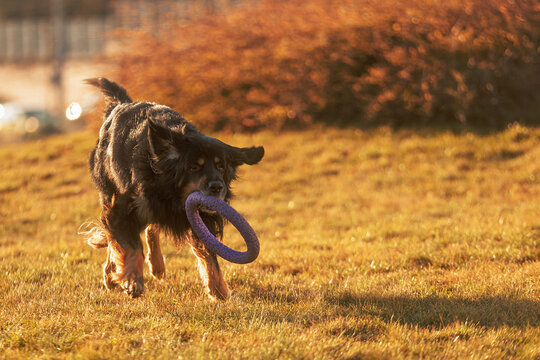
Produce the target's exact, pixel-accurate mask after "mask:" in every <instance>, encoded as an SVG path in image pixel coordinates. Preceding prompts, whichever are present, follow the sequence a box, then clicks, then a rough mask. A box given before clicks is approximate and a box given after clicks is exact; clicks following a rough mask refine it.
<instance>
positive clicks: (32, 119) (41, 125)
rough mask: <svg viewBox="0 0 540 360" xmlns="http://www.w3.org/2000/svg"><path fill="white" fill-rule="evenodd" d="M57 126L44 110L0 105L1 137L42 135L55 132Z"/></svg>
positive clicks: (54, 120)
mask: <svg viewBox="0 0 540 360" xmlns="http://www.w3.org/2000/svg"><path fill="white" fill-rule="evenodd" d="M58 125H59V122H58V120H57V119H56V118H55V117H54V116H53V115H51V114H50V113H49V112H47V111H46V110H42V109H31V108H23V107H21V106H19V105H17V104H10V103H7V104H0V134H1V135H8V136H24V135H31V134H40V135H44V134H49V133H52V132H55V131H57V130H58Z"/></svg>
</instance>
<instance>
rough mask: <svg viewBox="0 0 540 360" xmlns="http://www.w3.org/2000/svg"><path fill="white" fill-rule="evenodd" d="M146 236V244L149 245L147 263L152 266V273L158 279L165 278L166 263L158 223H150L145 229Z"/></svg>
mask: <svg viewBox="0 0 540 360" xmlns="http://www.w3.org/2000/svg"><path fill="white" fill-rule="evenodd" d="M145 237H146V245H148V254H147V255H146V263H147V264H148V267H149V268H150V273H151V274H152V275H153V276H154V277H155V278H157V279H163V278H164V277H165V263H164V262H163V254H162V253H161V247H160V246H159V227H158V226H157V225H148V226H147V227H146V230H145Z"/></svg>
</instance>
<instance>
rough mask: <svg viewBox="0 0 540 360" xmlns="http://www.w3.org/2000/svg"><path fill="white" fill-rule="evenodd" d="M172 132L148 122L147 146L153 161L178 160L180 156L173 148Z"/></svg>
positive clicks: (150, 121)
mask: <svg viewBox="0 0 540 360" xmlns="http://www.w3.org/2000/svg"><path fill="white" fill-rule="evenodd" d="M174 136H175V134H173V132H172V131H171V130H169V129H167V128H166V127H163V126H161V125H158V124H156V123H155V122H153V121H152V120H149V121H148V144H149V145H150V154H151V155H152V157H153V158H155V159H163V158H166V159H178V158H179V157H180V154H179V152H178V150H177V149H176V147H175V146H174V142H175V141H174Z"/></svg>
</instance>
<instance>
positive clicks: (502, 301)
mask: <svg viewBox="0 0 540 360" xmlns="http://www.w3.org/2000/svg"><path fill="white" fill-rule="evenodd" d="M325 299H326V302H327V303H328V304H329V305H333V306H336V305H337V306H339V307H342V308H344V310H350V311H358V312H359V314H360V313H368V314H370V315H373V316H376V317H379V318H380V319H381V320H383V321H384V322H398V323H401V324H407V325H412V326H418V327H422V328H438V327H443V326H446V325H448V324H451V323H454V322H461V323H472V324H475V325H477V326H481V327H486V328H499V327H502V326H509V327H516V328H523V327H527V326H533V327H538V326H540V302H538V301H534V300H530V299H521V298H515V297H504V296H484V297H478V298H475V299H456V298H440V297H433V296H427V297H407V296H388V297H385V296H376V295H363V296H358V295H356V294H351V293H346V294H341V295H339V296H327V297H326V298H325Z"/></svg>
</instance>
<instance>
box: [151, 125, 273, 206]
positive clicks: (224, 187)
mask: <svg viewBox="0 0 540 360" xmlns="http://www.w3.org/2000/svg"><path fill="white" fill-rule="evenodd" d="M148 142H149V145H150V146H149V151H150V154H151V162H152V167H153V169H154V172H155V173H156V175H157V176H165V177H172V176H174V183H175V187H176V193H177V195H178V197H179V200H180V201H181V203H182V206H183V205H184V204H185V201H186V199H187V197H188V196H189V194H191V193H192V192H195V191H199V192H201V193H202V194H204V195H209V196H215V197H218V198H220V199H222V200H229V199H230V197H231V196H232V194H231V182H232V181H233V180H234V179H236V169H237V168H238V166H240V165H242V164H248V165H254V164H257V163H258V162H259V161H260V160H261V159H262V157H263V156H264V148H263V147H249V148H238V147H234V146H231V145H227V144H225V143H223V142H221V141H219V140H218V139H215V138H213V137H210V136H206V135H204V134H202V133H200V132H199V131H197V130H195V129H194V128H192V127H189V125H188V126H183V127H181V128H173V129H170V128H166V127H163V126H161V125H158V124H155V123H154V122H152V121H149V127H148Z"/></svg>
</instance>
